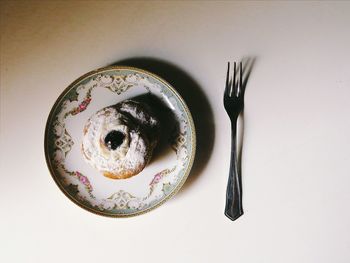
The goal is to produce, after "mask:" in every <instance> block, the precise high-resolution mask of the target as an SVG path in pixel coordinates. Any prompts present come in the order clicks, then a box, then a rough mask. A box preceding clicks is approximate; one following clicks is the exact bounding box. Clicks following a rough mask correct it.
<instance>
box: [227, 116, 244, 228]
mask: <svg viewBox="0 0 350 263" xmlns="http://www.w3.org/2000/svg"><path fill="white" fill-rule="evenodd" d="M231 126H232V127H231V128H232V129H231V132H232V134H231V136H232V138H231V162H230V173H229V177H228V182H227V190H226V206H225V215H226V216H227V217H228V218H230V219H231V220H232V221H234V220H236V219H237V218H239V217H240V216H241V215H243V207H242V177H241V174H240V173H239V172H238V167H237V144H236V142H237V120H235V121H233V120H232V122H231Z"/></svg>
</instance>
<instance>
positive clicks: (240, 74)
mask: <svg viewBox="0 0 350 263" xmlns="http://www.w3.org/2000/svg"><path fill="white" fill-rule="evenodd" d="M243 92H244V87H243V67H242V61H241V62H239V94H242V93H243Z"/></svg>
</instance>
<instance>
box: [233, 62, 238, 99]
mask: <svg viewBox="0 0 350 263" xmlns="http://www.w3.org/2000/svg"><path fill="white" fill-rule="evenodd" d="M236 73H237V72H236V62H234V63H233V80H232V87H233V91H234V95H235V96H237V87H236Z"/></svg>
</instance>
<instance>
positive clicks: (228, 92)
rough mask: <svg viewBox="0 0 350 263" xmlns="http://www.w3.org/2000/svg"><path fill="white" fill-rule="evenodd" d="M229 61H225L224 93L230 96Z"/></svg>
mask: <svg viewBox="0 0 350 263" xmlns="http://www.w3.org/2000/svg"><path fill="white" fill-rule="evenodd" d="M229 86H230V62H228V63H227V75H226V87H225V95H226V96H228V97H230V91H231V90H230V87H229Z"/></svg>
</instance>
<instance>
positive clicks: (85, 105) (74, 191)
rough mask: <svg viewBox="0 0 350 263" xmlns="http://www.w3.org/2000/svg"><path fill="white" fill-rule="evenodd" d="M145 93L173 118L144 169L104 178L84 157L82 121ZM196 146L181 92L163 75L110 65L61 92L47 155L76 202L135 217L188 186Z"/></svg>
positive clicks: (61, 184)
mask: <svg viewBox="0 0 350 263" xmlns="http://www.w3.org/2000/svg"><path fill="white" fill-rule="evenodd" d="M143 96H144V97H147V96H152V97H153V98H156V99H157V100H159V102H161V104H162V105H164V106H165V107H166V110H165V111H168V112H169V113H171V120H166V123H163V122H164V121H163V122H162V120H161V125H162V126H163V127H166V131H165V132H162V135H161V137H162V138H160V141H161V142H160V144H159V146H157V148H156V149H155V152H154V153H153V157H152V160H151V162H150V163H149V164H148V165H147V166H146V167H145V169H144V170H143V171H142V172H141V173H139V174H138V175H136V176H133V177H131V178H128V179H121V180H115V179H110V178H106V177H104V176H103V175H102V174H101V173H100V172H99V171H97V170H95V169H94V168H93V167H91V166H90V165H89V164H87V163H86V162H85V161H84V159H83V156H82V154H81V151H80V145H81V140H82V134H83V127H84V124H85V123H86V121H87V119H88V118H89V117H90V116H91V115H93V114H94V113H95V112H96V111H98V110H100V109H102V108H104V107H107V106H110V105H114V104H116V103H118V102H120V101H123V100H125V99H132V98H135V97H143ZM168 116H170V115H168ZM195 148H196V139H195V129H194V124H193V120H192V117H191V114H190V112H189V110H188V108H187V106H186V104H185V102H184V101H183V99H182V98H181V96H180V95H179V94H178V93H177V92H176V91H175V89H174V88H173V87H171V85H170V84H168V83H167V82H166V81H164V80H163V79H161V78H160V77H158V76H156V75H154V74H152V73H149V72H147V71H144V70H140V69H136V68H130V67H119V66H116V67H107V68H102V69H99V70H95V71H92V72H89V73H87V74H85V75H84V76H82V77H80V78H79V79H77V80H76V81H74V82H73V83H72V84H71V85H70V86H69V87H68V88H67V89H66V90H65V91H64V92H63V93H62V94H61V95H60V96H59V98H58V99H57V101H56V102H55V104H54V106H53V107H52V109H51V112H50V115H49V117H48V120H47V123H46V130H45V157H46V162H47V165H48V168H49V170H50V173H51V175H52V177H53V179H54V180H55V182H56V183H57V185H58V187H59V188H60V189H61V190H62V192H63V193H64V194H65V195H66V196H67V197H68V198H69V199H70V200H72V201H73V202H74V203H76V204H77V205H79V206H80V207H82V208H84V209H86V210H88V211H90V212H93V213H96V214H99V215H104V216H111V217H126V216H135V215H139V214H142V213H145V212H148V211H150V210H152V209H154V208H156V207H158V206H160V205H161V204H163V203H164V202H165V201H166V200H168V199H169V198H170V197H171V196H173V195H174V194H175V193H176V192H177V191H178V190H179V189H180V188H181V186H182V185H183V184H184V182H185V180H186V178H187V176H188V174H189V172H190V169H191V167H192V163H193V159H194V155H195Z"/></svg>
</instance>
